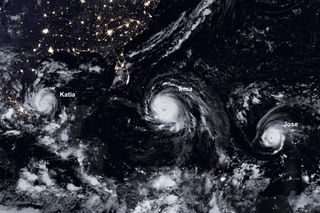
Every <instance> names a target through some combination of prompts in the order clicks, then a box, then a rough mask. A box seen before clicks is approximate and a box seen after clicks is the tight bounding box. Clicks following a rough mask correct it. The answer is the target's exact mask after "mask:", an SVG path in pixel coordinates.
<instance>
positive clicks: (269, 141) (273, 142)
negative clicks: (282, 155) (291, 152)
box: [261, 126, 285, 148]
mask: <svg viewBox="0 0 320 213" xmlns="http://www.w3.org/2000/svg"><path fill="white" fill-rule="evenodd" d="M261 140H262V143H263V145H264V146H266V147H271V148H279V147H282V146H283V142H284V140H285V134H284V132H283V129H282V128H281V127H278V126H270V127H268V128H267V129H266V130H265V131H264V132H263V134H262V136H261Z"/></svg>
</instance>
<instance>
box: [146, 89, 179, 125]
mask: <svg viewBox="0 0 320 213" xmlns="http://www.w3.org/2000/svg"><path fill="white" fill-rule="evenodd" d="M151 110H152V112H153V114H154V117H155V118H156V119H158V120H159V121H161V122H164V123H173V122H177V120H178V116H179V114H180V110H179V103H178V102H177V100H175V99H174V98H173V97H170V96H168V95H157V96H156V97H155V98H154V99H153V101H152V103H151Z"/></svg>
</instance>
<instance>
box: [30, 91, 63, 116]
mask: <svg viewBox="0 0 320 213" xmlns="http://www.w3.org/2000/svg"><path fill="white" fill-rule="evenodd" d="M26 104H27V105H28V106H29V107H30V108H31V109H32V110H34V111H36V112H38V113H39V114H41V115H46V116H53V115H54V114H55V112H56V111H57V107H58V100H57V98H56V96H55V94H54V92H53V91H52V90H51V89H50V88H44V87H41V86H40V87H38V88H36V89H35V90H34V91H33V92H30V93H29V94H28V95H27V97H26Z"/></svg>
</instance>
